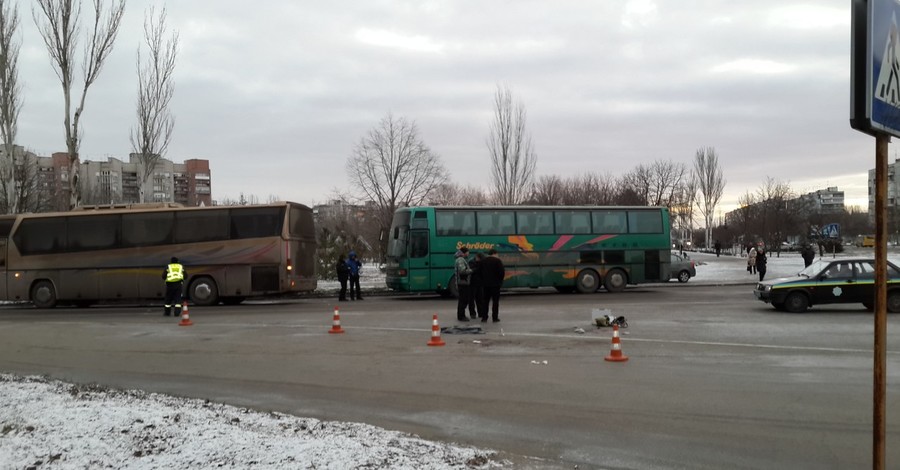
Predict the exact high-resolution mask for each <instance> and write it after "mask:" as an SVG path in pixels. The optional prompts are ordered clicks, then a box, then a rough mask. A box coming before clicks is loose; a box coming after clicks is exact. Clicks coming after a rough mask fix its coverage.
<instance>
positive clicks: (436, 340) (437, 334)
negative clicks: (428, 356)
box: [428, 313, 446, 346]
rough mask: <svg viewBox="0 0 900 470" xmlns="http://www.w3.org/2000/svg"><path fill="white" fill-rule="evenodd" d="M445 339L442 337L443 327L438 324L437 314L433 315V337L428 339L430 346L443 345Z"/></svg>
mask: <svg viewBox="0 0 900 470" xmlns="http://www.w3.org/2000/svg"><path fill="white" fill-rule="evenodd" d="M444 344H446V343H444V340H442V339H441V327H440V326H438V319H437V314H436V313H435V314H434V316H433V317H431V339H430V340H429V341H428V345H429V346H443V345H444Z"/></svg>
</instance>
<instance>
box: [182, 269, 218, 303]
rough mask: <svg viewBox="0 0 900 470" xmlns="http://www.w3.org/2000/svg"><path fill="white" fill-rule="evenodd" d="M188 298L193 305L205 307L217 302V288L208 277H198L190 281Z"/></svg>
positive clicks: (214, 282)
mask: <svg viewBox="0 0 900 470" xmlns="http://www.w3.org/2000/svg"><path fill="white" fill-rule="evenodd" d="M188 298H190V300H191V303H193V304H194V305H199V306H201V307H207V306H210V305H216V304H217V303H219V288H218V286H216V281H213V280H212V278H210V277H206V276H203V277H198V278H196V279H194V280H193V281H191V285H190V287H189V288H188Z"/></svg>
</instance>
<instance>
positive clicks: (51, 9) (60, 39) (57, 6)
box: [32, 0, 125, 208]
mask: <svg viewBox="0 0 900 470" xmlns="http://www.w3.org/2000/svg"><path fill="white" fill-rule="evenodd" d="M36 2H37V9H32V17H33V18H34V22H35V24H36V25H37V27H38V29H39V30H40V33H41V36H42V37H43V39H44V44H45V45H46V46H47V52H48V53H49V54H50V59H51V60H50V62H51V65H52V66H53V71H54V72H56V76H57V77H58V78H59V80H60V83H61V84H62V89H63V98H64V101H65V103H64V105H65V120H64V122H65V126H66V151H67V152H68V154H69V188H70V189H69V191H70V198H69V207H70V208H73V207H75V206H77V205H78V204H79V203H80V201H81V188H80V186H79V184H78V166H79V165H78V164H79V160H78V149H79V147H80V145H81V140H80V139H81V137H80V135H79V132H80V129H79V122H80V119H81V115H82V114H83V113H84V102H85V98H86V97H87V92H88V89H89V88H90V86H91V85H92V84H93V83H94V82H95V81H96V80H97V77H98V76H99V75H100V70H101V69H102V68H103V63H104V61H106V58H107V57H108V56H109V53H110V52H111V51H112V49H113V44H114V43H115V40H116V36H117V35H118V32H119V24H120V22H121V20H122V16H123V15H124V14H125V0H112V2H111V5H110V9H109V12H106V11H105V9H104V8H103V5H102V0H94V2H93V3H94V22H93V26H92V28H91V30H90V34H89V35H88V37H87V39H88V42H87V44H86V47H85V49H84V56H83V57H82V73H83V78H84V81H83V87H82V89H81V97H80V98H79V99H78V101H77V105H76V106H75V109H74V111H73V109H72V98H73V97H72V87H73V86H74V85H75V83H74V80H75V78H74V70H73V68H74V66H75V64H74V63H73V62H74V60H75V49H76V47H77V46H78V35H79V34H80V33H81V26H80V23H81V21H80V19H81V18H80V17H81V1H80V0H36ZM38 12H40V13H38Z"/></svg>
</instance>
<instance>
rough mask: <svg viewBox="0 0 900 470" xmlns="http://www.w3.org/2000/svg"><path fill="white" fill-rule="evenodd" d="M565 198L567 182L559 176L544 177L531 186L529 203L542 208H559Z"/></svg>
mask: <svg viewBox="0 0 900 470" xmlns="http://www.w3.org/2000/svg"><path fill="white" fill-rule="evenodd" d="M565 196H566V182H565V181H563V179H562V178H560V177H559V176H558V175H544V176H541V177H539V178H538V179H537V180H536V181H535V182H534V184H533V185H532V186H531V195H530V196H529V198H528V203H529V204H536V205H540V206H558V205H562V204H563V199H564V198H565Z"/></svg>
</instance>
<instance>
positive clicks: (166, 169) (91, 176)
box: [78, 154, 212, 206]
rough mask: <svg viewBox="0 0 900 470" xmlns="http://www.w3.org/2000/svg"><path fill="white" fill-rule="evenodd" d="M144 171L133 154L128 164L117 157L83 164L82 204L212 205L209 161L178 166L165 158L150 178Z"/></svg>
mask: <svg viewBox="0 0 900 470" xmlns="http://www.w3.org/2000/svg"><path fill="white" fill-rule="evenodd" d="M144 168H145V166H144V164H143V163H141V161H140V158H139V156H138V155H137V154H130V155H129V159H128V161H127V162H123V161H122V160H119V159H118V158H114V157H109V158H107V160H106V161H92V160H85V161H83V162H81V165H80V168H79V172H78V175H79V179H80V184H81V188H82V193H81V195H82V196H81V197H82V201H83V202H84V203H85V204H118V203H136V202H177V203H180V204H184V205H185V206H200V205H204V206H211V205H212V179H211V174H210V170H209V160H202V159H190V160H185V161H184V163H174V162H172V161H171V160H167V159H165V158H162V159H160V160H159V161H157V162H156V164H155V165H154V167H153V170H152V171H151V172H150V173H149V175H147V177H146V179H145V178H144V176H145V172H144ZM142 194H143V195H144V198H143V199H144V200H143V201H142V200H141V195H142Z"/></svg>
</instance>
